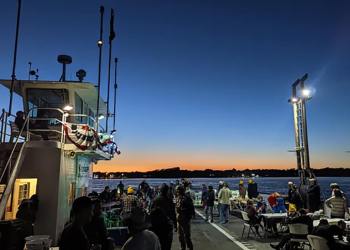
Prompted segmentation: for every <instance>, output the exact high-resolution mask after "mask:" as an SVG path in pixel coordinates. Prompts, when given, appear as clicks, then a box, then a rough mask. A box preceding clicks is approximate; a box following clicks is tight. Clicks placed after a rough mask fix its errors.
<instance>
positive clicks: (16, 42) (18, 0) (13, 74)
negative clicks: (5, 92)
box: [8, 0, 22, 114]
mask: <svg viewBox="0 0 350 250" xmlns="http://www.w3.org/2000/svg"><path fill="white" fill-rule="evenodd" d="M21 6H22V0H17V24H16V38H15V49H14V53H13V65H12V75H11V87H10V101H9V109H8V112H9V114H11V112H12V100H13V88H14V84H15V80H16V63H17V47H18V35H19V24H20V18H21Z"/></svg>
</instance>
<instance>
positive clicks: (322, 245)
mask: <svg viewBox="0 0 350 250" xmlns="http://www.w3.org/2000/svg"><path fill="white" fill-rule="evenodd" d="M307 239H308V240H309V242H310V245H311V248H312V250H330V248H329V246H328V244H327V240H326V239H325V238H322V237H319V236H316V235H311V234H310V235H308V236H307Z"/></svg>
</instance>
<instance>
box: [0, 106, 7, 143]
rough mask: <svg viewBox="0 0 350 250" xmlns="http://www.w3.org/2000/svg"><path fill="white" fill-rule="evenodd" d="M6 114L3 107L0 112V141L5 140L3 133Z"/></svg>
mask: <svg viewBox="0 0 350 250" xmlns="http://www.w3.org/2000/svg"><path fill="white" fill-rule="evenodd" d="M5 116H6V111H5V109H2V114H1V131H0V133H1V135H0V140H1V142H5V139H4V138H5V136H4V135H5V133H4V127H5V128H6V123H5V118H6V117H5Z"/></svg>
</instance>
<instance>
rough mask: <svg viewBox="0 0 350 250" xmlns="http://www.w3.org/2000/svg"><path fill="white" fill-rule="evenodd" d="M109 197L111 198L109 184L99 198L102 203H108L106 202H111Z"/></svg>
mask: <svg viewBox="0 0 350 250" xmlns="http://www.w3.org/2000/svg"><path fill="white" fill-rule="evenodd" d="M111 198H112V197H111V190H110V188H109V186H106V187H105V189H104V190H103V191H102V193H101V194H100V200H101V201H102V203H108V202H111Z"/></svg>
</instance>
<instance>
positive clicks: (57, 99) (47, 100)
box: [27, 89, 69, 118]
mask: <svg viewBox="0 0 350 250" xmlns="http://www.w3.org/2000/svg"><path fill="white" fill-rule="evenodd" d="M27 100H28V109H29V111H30V113H29V115H30V116H31V117H42V116H44V115H45V116H46V117H49V118H61V116H62V115H61V114H60V112H58V111H54V110H40V109H39V110H37V109H36V108H59V109H62V108H63V107H64V106H65V105H66V104H68V103H69V100H68V91H67V90H66V89H27ZM43 113H45V114H43Z"/></svg>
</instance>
